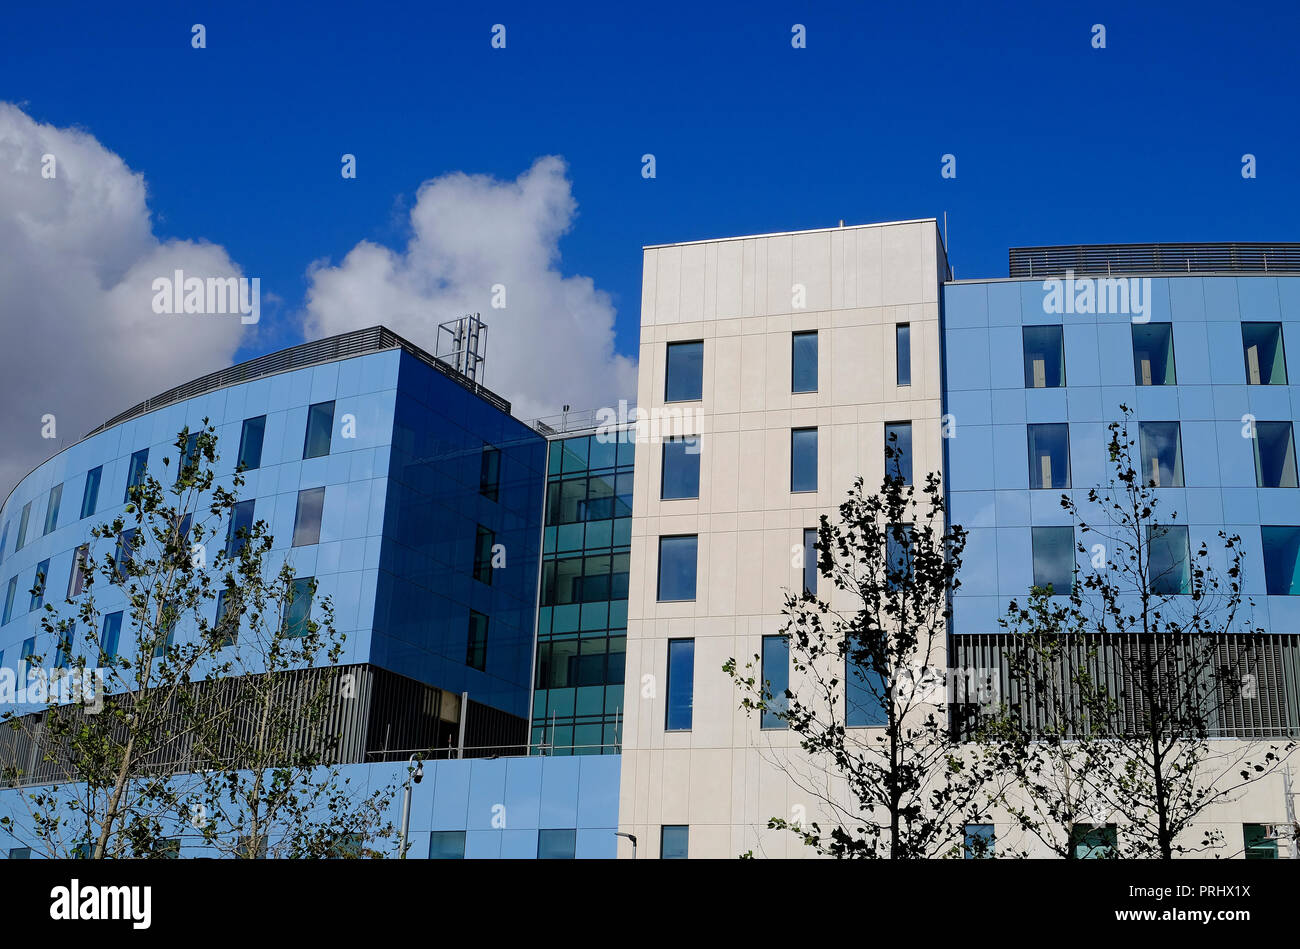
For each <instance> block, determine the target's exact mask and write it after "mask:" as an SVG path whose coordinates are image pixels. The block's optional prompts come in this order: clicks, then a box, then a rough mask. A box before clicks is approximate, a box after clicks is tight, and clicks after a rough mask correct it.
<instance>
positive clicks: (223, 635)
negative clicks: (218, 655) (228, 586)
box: [212, 590, 242, 649]
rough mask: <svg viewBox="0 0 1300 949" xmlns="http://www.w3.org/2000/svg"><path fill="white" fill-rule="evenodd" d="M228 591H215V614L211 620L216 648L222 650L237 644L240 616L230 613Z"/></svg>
mask: <svg viewBox="0 0 1300 949" xmlns="http://www.w3.org/2000/svg"><path fill="white" fill-rule="evenodd" d="M228 593H229V590H218V591H217V612H216V616H215V617H214V618H213V620H212V629H213V638H214V639H215V640H216V643H217V648H218V649H224V648H225V647H227V646H233V645H235V643H237V642H239V620H240V617H241V615H242V614H240V613H231V612H230V608H229V607H230V598H229V597H228V596H227V594H228Z"/></svg>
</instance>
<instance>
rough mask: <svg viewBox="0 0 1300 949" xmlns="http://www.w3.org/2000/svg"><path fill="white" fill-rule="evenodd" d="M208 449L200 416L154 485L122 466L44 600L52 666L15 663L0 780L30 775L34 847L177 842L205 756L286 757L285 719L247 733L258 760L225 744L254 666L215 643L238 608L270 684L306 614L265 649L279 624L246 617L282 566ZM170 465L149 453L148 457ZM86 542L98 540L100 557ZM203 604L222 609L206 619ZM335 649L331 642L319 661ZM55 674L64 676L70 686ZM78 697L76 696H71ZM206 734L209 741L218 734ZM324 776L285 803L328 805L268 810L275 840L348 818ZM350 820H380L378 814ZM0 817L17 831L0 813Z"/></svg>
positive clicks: (329, 776) (305, 656)
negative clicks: (15, 696) (126, 473)
mask: <svg viewBox="0 0 1300 949" xmlns="http://www.w3.org/2000/svg"><path fill="white" fill-rule="evenodd" d="M216 446H217V438H216V432H215V429H214V428H213V427H212V426H211V425H210V424H209V423H208V421H207V420H206V419H205V420H204V423H203V427H202V428H201V429H200V430H199V431H197V432H194V433H191V432H189V431H188V429H187V430H184V431H182V432H181V433H180V434H179V435H178V437H177V440H176V442H175V449H176V457H177V458H178V459H179V461H178V464H177V471H176V475H175V477H174V479H171V483H170V484H167V485H164V483H163V482H162V481H160V480H159V479H157V478H155V477H154V476H153V473H152V472H149V471H144V472H141V473H140V476H139V477H138V478H133V483H132V485H131V486H130V487H129V488H128V503H127V505H126V508H125V511H124V514H123V515H122V516H119V517H117V518H114V519H113V520H112V521H111V522H110V523H107V524H101V525H99V526H96V527H95V528H93V529H92V530H91V532H90V538H91V539H90V542H89V543H87V544H85V545H83V546H82V547H81V548H79V549H78V552H77V555H76V557H77V565H76V567H75V568H74V576H73V578H72V580H71V582H70V584H69V589H68V594H67V597H66V599H65V600H64V609H62V610H59V609H56V608H55V606H54V604H53V603H45V604H44V605H43V612H42V616H41V629H42V634H43V638H44V639H45V640H46V641H47V642H48V643H51V644H53V645H54V650H55V657H56V661H55V669H54V670H52V671H48V672H47V671H46V670H44V669H43V668H39V667H40V666H41V664H42V662H43V658H44V657H43V656H42V655H40V654H36V655H33V656H31V657H30V659H29V664H30V665H31V666H35V667H38V668H36V669H34V670H33V669H25V670H24V673H25V679H26V681H25V682H23V683H22V685H24V686H25V687H27V692H26V695H27V697H28V698H29V699H32V698H33V697H35V699H34V701H29V703H28V706H27V707H26V708H24V707H20V708H19V709H18V710H16V711H10V712H6V713H5V714H4V715H3V716H2V717H0V721H3V723H4V724H6V725H7V726H8V727H7V729H6V731H7V732H8V735H7V736H6V737H7V739H8V740H7V741H5V742H3V743H0V744H2V745H3V748H2V749H0V754H4V759H2V760H0V765H2V766H3V776H4V779H5V782H6V783H9V784H14V785H22V786H29V787H31V786H34V787H35V790H32V791H28V792H24V794H23V800H24V802H25V804H26V808H27V811H28V819H29V825H30V829H31V832H32V833H33V834H34V835H35V837H36V841H35V842H36V843H38V844H39V846H40V849H42V850H43V851H45V853H46V855H48V856H55V857H67V856H74V855H75V856H90V857H94V858H107V857H124V856H167V855H171V854H173V853H174V852H175V844H176V842H177V841H176V838H175V837H174V836H169V835H171V834H175V833H176V832H177V830H178V828H179V829H182V830H183V829H185V828H187V827H188V826H189V825H190V824H191V823H197V822H196V821H194V820H193V816H194V814H195V811H194V804H195V801H196V799H198V798H201V797H202V792H203V790H205V789H206V788H207V787H208V782H210V781H211V775H212V773H213V770H212V769H217V770H219V773H221V774H223V775H225V776H226V777H227V779H228V780H232V781H234V782H236V783H238V782H239V781H241V780H246V779H245V778H243V777H236V778H232V777H231V776H232V775H239V774H240V772H239V771H238V769H239V768H241V767H243V768H246V767H247V766H248V765H249V764H250V763H251V764H263V763H266V762H268V761H272V760H280V759H282V758H284V757H285V756H284V755H277V751H276V746H274V744H273V739H274V740H279V739H282V738H283V737H284V734H285V731H284V729H281V730H280V731H275V730H271V731H270V732H268V734H267V735H265V736H262V738H261V739H260V744H258V745H257V747H258V748H259V749H260V753H261V754H262V755H263V757H258V756H256V755H254V756H252V757H249V756H248V751H249V749H248V747H247V746H245V745H241V744H240V741H242V733H240V732H239V731H238V729H239V728H240V727H242V725H243V724H244V716H245V715H246V713H247V709H246V707H245V704H246V702H247V699H248V696H249V694H250V692H251V690H254V689H255V688H256V687H255V686H254V685H253V684H252V683H251V681H249V680H251V679H255V678H256V676H255V675H243V674H245V673H252V672H254V671H255V670H253V669H252V668H251V667H250V666H249V665H248V664H246V663H245V662H243V661H242V660H239V661H237V660H236V658H235V656H236V654H235V653H233V652H231V651H230V650H228V649H227V648H226V647H227V646H228V645H229V644H230V640H231V639H232V637H234V636H237V630H238V628H239V624H240V623H241V621H243V620H247V622H248V625H249V627H250V628H251V630H252V632H253V633H254V635H253V636H252V637H247V638H246V639H245V641H244V645H245V647H246V649H247V650H248V651H250V652H251V651H253V650H255V649H257V648H259V647H258V646H257V643H259V642H260V643H263V644H264V645H263V646H262V647H261V648H264V649H266V650H267V651H268V652H269V655H270V656H271V657H272V658H271V659H270V661H269V662H264V664H263V667H262V669H261V672H262V673H263V674H268V673H269V675H270V676H271V677H272V680H275V676H276V675H277V674H279V673H283V672H285V671H286V669H287V668H288V666H287V664H288V663H289V662H293V663H297V664H299V665H301V666H303V667H306V666H310V665H312V664H314V662H315V661H316V659H317V658H318V654H319V651H320V649H321V647H322V634H321V632H320V630H321V627H322V624H317V623H312V622H310V621H309V620H308V621H307V623H306V627H305V629H306V630H307V631H308V632H309V635H306V636H303V637H300V641H298V642H296V643H295V644H294V646H295V648H293V649H288V648H284V647H283V646H282V645H277V642H280V643H282V641H283V639H284V638H285V636H283V635H279V634H277V635H273V636H271V637H269V638H266V635H265V634H266V632H267V630H266V628H265V624H264V623H261V622H260V620H261V619H262V618H263V617H265V616H269V615H276V616H281V617H282V616H284V615H285V614H286V612H287V611H288V610H289V609H291V607H292V603H293V597H294V596H295V595H296V593H297V592H298V589H297V583H298V582H297V581H296V578H295V575H294V572H293V568H292V566H291V565H290V564H288V563H285V564H284V566H282V567H281V568H280V569H279V570H278V571H274V570H271V569H270V568H269V555H270V551H271V548H272V546H273V540H272V538H271V537H270V536H269V534H268V533H267V529H266V525H265V523H263V522H260V521H259V522H257V523H256V524H254V525H251V526H250V527H243V526H241V527H239V528H238V529H236V528H235V524H236V523H237V521H236V519H235V513H236V505H237V503H238V492H239V490H240V488H241V487H242V486H243V484H244V478H243V476H242V473H241V472H238V471H237V472H236V473H235V474H234V475H233V477H231V478H230V480H229V486H227V485H226V484H223V483H221V482H220V481H219V480H218V478H217V477H216V475H215V464H216V460H217V457H218V456H217V451H216ZM170 463H171V459H170V458H169V457H168V458H164V459H163V466H164V469H165V468H167V467H169V466H170ZM223 528H224V535H223V533H222V531H223ZM223 536H224V543H220V540H221V538H222V537H223ZM214 539H216V540H218V547H217V549H216V552H215V554H214V555H213V556H212V559H211V563H210V564H209V563H208V552H207V545H208V543H209V542H211V541H212V540H214ZM100 545H105V546H108V547H110V548H111V550H112V552H111V553H105V554H104V555H102V556H100V554H99V552H98V551H97V549H96V548H97V547H99V546H100ZM97 584H104V585H106V586H107V587H108V588H109V590H108V595H107V597H101V596H100V595H99V594H98V591H97V589H96V587H97ZM45 586H46V584H45V578H44V577H38V578H37V587H38V588H39V589H40V590H41V592H42V593H43V592H44V589H45ZM33 592H35V591H33ZM105 599H107V600H109V601H111V602H110V603H109V606H108V608H107V609H105V608H104V607H103V606H102V605H101V604H102V602H103V601H104V600H105ZM219 601H224V602H220V603H219ZM119 604H120V611H119V610H118V609H117V607H118V605H119ZM230 606H234V607H235V608H234V609H230V608H228V607H230ZM217 613H220V614H221V616H219V617H216V618H211V617H214V616H215V614H217ZM322 615H323V616H324V617H325V624H324V626H325V628H326V630H327V633H326V634H325V635H324V637H323V638H324V639H327V640H329V641H330V642H337V641H339V640H336V638H335V635H334V632H333V628H332V615H333V613H332V608H331V607H330V604H329V603H328V601H327V602H326V603H324V604H323V605H322ZM78 643H80V644H82V646H83V648H80V649H79V648H78ZM337 655H338V653H337V651H334V652H330V653H329V658H330V660H331V661H332V660H333V659H334V658H336V657H337ZM276 657H285V658H276ZM289 657H291V658H289ZM265 658H266V657H265V656H264V660H265ZM236 673H239V674H241V675H233V674H236ZM279 681H281V682H283V681H284V680H279ZM69 682H72V683H75V684H76V685H77V686H78V688H77V689H73V690H69V689H68V688H66V686H67V684H68V683H69ZM87 684H89V685H90V686H91V687H90V688H86V685H87ZM33 686H35V689H34V690H33V688H32V687H33ZM79 690H80V691H79ZM301 691H302V690H299V692H298V693H292V694H291V693H286V692H285V691H284V690H283V689H281V691H280V692H279V693H278V701H279V703H280V704H279V705H278V706H277V708H276V713H277V715H278V716H279V721H280V723H281V724H282V723H283V722H284V721H285V720H287V719H288V718H289V717H291V716H292V715H294V714H295V713H296V712H297V709H296V705H297V699H298V698H299V695H300V693H301ZM70 695H71V699H72V700H70ZM81 698H84V699H85V700H86V701H76V699H81ZM309 704H310V703H309ZM42 705H43V706H44V707H41V706H42ZM33 707H34V708H35V710H34V711H33V710H32V708H33ZM312 708H315V706H314V705H312ZM314 729H316V720H314V719H312V718H311V716H310V715H308V716H307V718H306V719H305V720H304V722H303V724H302V725H301V727H300V728H299V729H298V731H297V732H293V731H292V729H291V730H290V732H291V733H292V734H294V735H302V734H303V733H309V734H311V735H312V737H313V738H315V739H319V740H318V742H317V744H318V745H319V746H321V747H328V744H329V742H328V740H327V739H326V738H325V737H324V736H323V735H322V734H321V732H320V731H319V730H318V729H317V730H314ZM223 735H224V736H227V738H226V739H225V744H224V745H223V744H222V741H223V740H222V739H219V738H218V737H217V736H223ZM237 736H238V739H237ZM232 746H233V747H232ZM281 750H282V746H281ZM219 751H233V752H234V753H233V754H226V755H224V756H223V755H221V754H219V753H218V752H219ZM241 756H242V757H241ZM295 760H297V761H303V760H305V759H303V758H302V757H301V756H299V757H298V758H297V759H295ZM204 769H209V770H206V771H205V770H204ZM336 779H337V773H336V772H334V771H331V770H329V769H326V770H324V771H321V770H319V769H318V770H316V771H314V772H313V773H312V775H311V777H309V778H304V777H301V776H299V777H298V778H297V779H296V783H295V785H294V786H295V788H297V789H298V795H297V796H296V797H293V798H292V800H296V801H300V802H304V804H306V803H315V804H323V805H325V810H326V812H327V813H326V814H325V816H321V815H320V814H319V813H317V812H315V811H312V812H311V813H309V810H310V809H309V808H307V807H305V806H304V808H303V809H302V810H300V811H298V812H293V811H292V808H291V807H290V808H288V809H286V810H284V811H283V813H280V816H279V819H281V820H282V821H283V822H285V823H286V824H288V823H292V825H293V826H291V827H289V830H288V836H289V838H290V839H292V840H303V839H306V838H307V837H310V836H312V835H313V834H316V835H317V836H324V835H325V833H326V832H327V831H328V829H329V828H330V827H333V826H335V825H339V826H342V825H347V826H349V827H351V826H352V822H350V821H349V820H348V818H349V816H350V815H351V814H352V813H353V811H352V810H350V809H349V807H348V806H347V804H346V801H345V797H346V796H345V795H343V796H340V795H337V794H335V793H334V792H335V791H336V790H337V787H336ZM272 783H274V782H272ZM368 806H369V805H365V806H362V807H360V808H359V810H361V811H366V809H367V807H368ZM265 813H266V812H265V811H264V812H263V814H265ZM277 813H279V812H277ZM313 815H315V816H313ZM331 815H332V816H331ZM274 820H275V818H274V817H273V818H272V823H274ZM362 823H363V824H364V826H366V827H367V828H371V827H373V828H374V829H375V830H376V831H377V832H379V833H382V832H383V827H382V825H375V824H373V823H372V822H370V821H369V820H365V821H362ZM0 826H4V827H5V828H6V829H8V830H10V831H11V832H13V831H15V830H16V829H17V828H16V826H15V822H14V820H13V819H12V818H10V817H7V818H4V819H2V820H0ZM322 827H324V828H325V829H324V830H322V829H321V828H322ZM263 829H264V830H265V825H263ZM218 833H219V832H218ZM319 849H320V848H313V847H310V846H305V845H304V846H293V847H290V848H289V852H290V853H293V854H295V855H308V854H313V853H316V852H318V850H319Z"/></svg>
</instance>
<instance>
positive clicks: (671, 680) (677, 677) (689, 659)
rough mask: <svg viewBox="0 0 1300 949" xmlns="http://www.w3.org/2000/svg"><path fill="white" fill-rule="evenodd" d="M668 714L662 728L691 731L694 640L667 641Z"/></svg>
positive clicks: (693, 696)
mask: <svg viewBox="0 0 1300 949" xmlns="http://www.w3.org/2000/svg"><path fill="white" fill-rule="evenodd" d="M667 705H668V714H667V721H666V722H665V724H664V728H665V729H666V730H668V731H670V732H687V731H690V730H691V721H692V710H693V709H694V707H695V640H693V639H670V640H668V702H667Z"/></svg>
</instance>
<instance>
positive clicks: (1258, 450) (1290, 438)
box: [1254, 422, 1296, 488]
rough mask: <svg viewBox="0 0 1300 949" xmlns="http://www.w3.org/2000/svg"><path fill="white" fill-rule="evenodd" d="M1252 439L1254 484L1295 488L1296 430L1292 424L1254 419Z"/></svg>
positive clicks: (1267, 486)
mask: <svg viewBox="0 0 1300 949" xmlns="http://www.w3.org/2000/svg"><path fill="white" fill-rule="evenodd" d="M1254 442H1255V484H1256V486H1258V487H1261V488H1294V487H1295V486H1296V463H1295V433H1294V432H1293V431H1292V426H1291V423H1290V422H1256V423H1255V438H1254Z"/></svg>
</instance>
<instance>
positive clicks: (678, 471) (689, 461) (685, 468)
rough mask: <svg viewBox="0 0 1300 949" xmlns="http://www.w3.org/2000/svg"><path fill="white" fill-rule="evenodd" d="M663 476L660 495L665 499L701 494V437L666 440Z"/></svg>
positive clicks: (693, 496) (692, 496)
mask: <svg viewBox="0 0 1300 949" xmlns="http://www.w3.org/2000/svg"><path fill="white" fill-rule="evenodd" d="M663 462H664V464H663V477H662V479H661V483H660V489H659V497H660V498H661V499H662V500H664V501H668V500H675V499H678V498H698V497H699V496H700V438H699V436H698V435H696V436H692V437H690V438H669V439H667V440H665V441H664V449H663Z"/></svg>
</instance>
